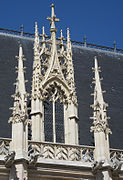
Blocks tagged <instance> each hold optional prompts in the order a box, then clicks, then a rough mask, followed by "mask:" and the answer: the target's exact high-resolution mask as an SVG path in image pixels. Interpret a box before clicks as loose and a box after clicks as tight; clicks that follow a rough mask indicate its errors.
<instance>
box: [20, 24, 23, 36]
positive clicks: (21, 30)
mask: <svg viewBox="0 0 123 180" xmlns="http://www.w3.org/2000/svg"><path fill="white" fill-rule="evenodd" d="M20 29H21V36H23V24H21V28H20Z"/></svg>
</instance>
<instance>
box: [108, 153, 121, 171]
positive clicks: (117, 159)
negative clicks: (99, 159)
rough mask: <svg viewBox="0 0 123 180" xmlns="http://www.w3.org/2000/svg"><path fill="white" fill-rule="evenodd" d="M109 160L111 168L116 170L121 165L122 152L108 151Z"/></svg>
mask: <svg viewBox="0 0 123 180" xmlns="http://www.w3.org/2000/svg"><path fill="white" fill-rule="evenodd" d="M110 160H111V163H112V166H113V168H115V169H116V168H118V167H119V166H120V165H121V164H122V163H123V150H121V149H110Z"/></svg>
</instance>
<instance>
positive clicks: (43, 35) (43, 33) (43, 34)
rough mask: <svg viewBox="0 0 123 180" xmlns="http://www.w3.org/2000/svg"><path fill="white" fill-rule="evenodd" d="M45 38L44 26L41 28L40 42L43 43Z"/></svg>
mask: <svg viewBox="0 0 123 180" xmlns="http://www.w3.org/2000/svg"><path fill="white" fill-rule="evenodd" d="M45 37H47V36H46V34H45V29H44V26H43V27H42V41H43V42H44V41H45Z"/></svg>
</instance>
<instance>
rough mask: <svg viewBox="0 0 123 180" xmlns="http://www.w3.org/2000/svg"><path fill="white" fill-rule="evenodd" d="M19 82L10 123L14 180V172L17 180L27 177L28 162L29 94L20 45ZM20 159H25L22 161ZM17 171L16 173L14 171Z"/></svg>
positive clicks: (11, 173) (11, 174) (11, 172)
mask: <svg viewBox="0 0 123 180" xmlns="http://www.w3.org/2000/svg"><path fill="white" fill-rule="evenodd" d="M17 59H18V67H17V72H18V76H17V82H16V83H15V85H16V90H15V95H13V98H14V107H13V113H12V117H11V118H10V119H9V122H11V123H12V142H11V147H10V152H11V151H12V152H15V160H19V163H18V164H16V163H15V164H13V165H12V167H11V170H10V179H13V178H12V176H13V172H15V173H16V177H17V179H23V177H25V174H26V175H27V160H28V115H27V93H26V89H25V80H24V68H23V60H24V56H23V49H22V45H21V44H20V47H19V56H18V57H17ZM20 159H23V161H21V160H20ZM14 169H16V171H14Z"/></svg>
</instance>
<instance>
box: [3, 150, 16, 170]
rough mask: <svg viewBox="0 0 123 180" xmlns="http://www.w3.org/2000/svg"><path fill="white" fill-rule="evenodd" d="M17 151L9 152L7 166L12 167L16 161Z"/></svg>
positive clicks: (6, 157) (6, 160) (6, 158)
mask: <svg viewBox="0 0 123 180" xmlns="http://www.w3.org/2000/svg"><path fill="white" fill-rule="evenodd" d="M14 158H15V151H11V152H9V153H8V154H7V155H6V156H5V157H4V159H5V166H6V167H10V166H11V165H12V164H13V163H14Z"/></svg>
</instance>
